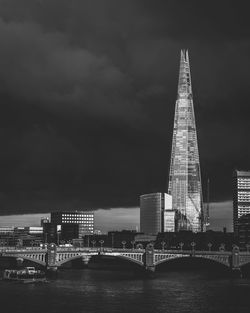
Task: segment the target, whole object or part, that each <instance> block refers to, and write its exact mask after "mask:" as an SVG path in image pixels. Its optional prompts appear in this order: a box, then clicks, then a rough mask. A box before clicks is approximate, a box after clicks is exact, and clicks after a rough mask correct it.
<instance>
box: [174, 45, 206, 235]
mask: <svg viewBox="0 0 250 313" xmlns="http://www.w3.org/2000/svg"><path fill="white" fill-rule="evenodd" d="M168 192H169V193H170V194H171V195H172V199H173V200H172V201H173V203H172V205H173V209H174V210H176V213H177V219H178V229H177V230H182V229H183V230H192V231H194V232H198V231H202V230H203V211H202V187H201V177H200V162H199V152H198V144H197V134H196V126H195V116H194V108H193V96H192V86H191V74H190V65H189V57H188V52H187V50H181V59H180V71H179V82H178V94H177V100H176V105H175V117H174V130H173V141H172V153H171V164H170V172H169V186H168Z"/></svg>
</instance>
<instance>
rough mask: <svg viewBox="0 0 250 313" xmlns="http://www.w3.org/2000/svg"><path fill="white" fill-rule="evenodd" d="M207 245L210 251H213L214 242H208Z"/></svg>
mask: <svg viewBox="0 0 250 313" xmlns="http://www.w3.org/2000/svg"><path fill="white" fill-rule="evenodd" d="M207 246H208V251H209V252H210V251H211V248H212V243H211V242H209V243H208V244H207Z"/></svg>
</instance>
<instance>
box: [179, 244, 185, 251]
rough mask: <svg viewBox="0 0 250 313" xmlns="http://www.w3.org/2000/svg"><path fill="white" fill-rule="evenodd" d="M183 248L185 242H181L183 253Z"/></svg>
mask: <svg viewBox="0 0 250 313" xmlns="http://www.w3.org/2000/svg"><path fill="white" fill-rule="evenodd" d="M183 246H184V243H183V242H180V248H181V251H182V250H183Z"/></svg>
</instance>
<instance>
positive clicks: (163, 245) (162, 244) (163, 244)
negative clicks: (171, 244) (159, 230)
mask: <svg viewBox="0 0 250 313" xmlns="http://www.w3.org/2000/svg"><path fill="white" fill-rule="evenodd" d="M165 245H166V242H165V241H162V242H161V250H162V251H164V248H165Z"/></svg>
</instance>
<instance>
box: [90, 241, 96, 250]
mask: <svg viewBox="0 0 250 313" xmlns="http://www.w3.org/2000/svg"><path fill="white" fill-rule="evenodd" d="M91 243H92V245H93V248H94V247H95V244H96V241H95V240H92V241H91Z"/></svg>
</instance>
